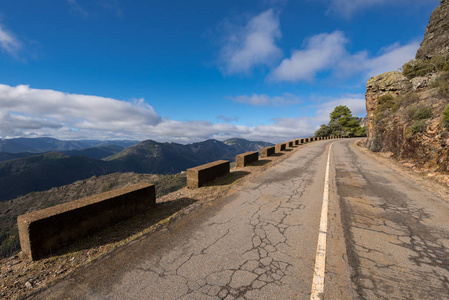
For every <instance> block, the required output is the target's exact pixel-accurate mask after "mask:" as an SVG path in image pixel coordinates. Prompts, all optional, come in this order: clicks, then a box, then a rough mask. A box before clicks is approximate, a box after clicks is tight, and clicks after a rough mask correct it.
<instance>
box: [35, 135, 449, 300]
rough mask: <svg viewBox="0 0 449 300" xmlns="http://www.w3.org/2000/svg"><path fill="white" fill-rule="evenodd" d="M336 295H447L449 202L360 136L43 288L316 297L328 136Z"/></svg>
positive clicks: (164, 295) (330, 264) (122, 294)
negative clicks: (365, 147) (362, 144)
mask: <svg viewBox="0 0 449 300" xmlns="http://www.w3.org/2000/svg"><path fill="white" fill-rule="evenodd" d="M331 143H334V146H333V150H332V155H331V168H330V196H329V213H328V216H329V228H328V237H327V248H328V251H327V261H326V278H325V292H324V298H325V299H445V298H446V299H447V298H448V295H449V282H448V278H449V264H448V262H447V259H448V258H449V224H448V216H449V204H448V203H447V202H445V201H443V200H442V199H439V198H438V197H436V196H434V195H433V194H431V193H429V192H427V191H425V190H423V189H421V188H420V187H419V186H417V185H416V184H415V183H414V182H411V181H408V180H407V179H405V178H402V177H400V176H398V174H397V173H395V172H394V171H393V170H391V169H390V168H388V167H386V166H383V165H380V164H379V163H378V162H377V161H375V160H373V158H371V157H369V156H367V155H366V154H364V153H362V152H361V151H360V150H358V149H356V147H355V146H354V145H353V143H354V140H338V141H335V140H329V141H321V142H315V143H311V144H307V145H301V146H299V147H298V148H296V149H295V150H294V153H293V154H292V156H291V157H289V158H287V159H286V160H284V161H283V162H281V163H279V164H278V165H275V166H272V167H270V168H268V169H267V170H266V171H265V172H263V173H261V174H260V175H259V176H257V177H255V178H253V179H251V180H246V181H243V183H242V184H237V185H235V186H234V187H233V189H232V190H231V191H230V192H229V193H228V194H227V195H226V196H225V197H223V198H222V199H218V200H216V201H214V202H209V203H207V204H204V205H202V206H200V207H199V208H197V209H195V210H192V211H190V212H189V213H188V214H186V215H184V216H183V217H182V218H180V219H178V220H176V221H175V222H173V223H171V224H168V225H167V226H166V227H165V228H164V229H162V230H159V231H157V232H155V233H152V234H150V235H148V236H145V237H143V238H141V239H138V240H136V241H134V242H132V243H131V244H130V245H128V246H126V247H122V248H119V249H117V250H116V251H114V252H112V253H111V254H110V255H108V256H106V257H104V258H102V259H99V260H98V261H95V262H93V263H92V264H91V265H89V266H87V267H86V268H84V269H82V270H79V271H76V272H75V273H74V274H72V275H70V276H69V277H68V278H66V279H64V280H62V281H59V282H58V283H56V284H55V285H54V286H52V287H50V288H48V289H46V290H44V291H41V292H40V293H38V294H34V295H32V296H31V298H33V299H308V298H310V291H311V286H312V277H313V272H314V264H315V254H316V246H317V239H318V229H319V222H320V211H321V205H322V198H323V195H322V194H323V185H324V174H325V166H326V159H327V151H328V148H329V145H330V144H331Z"/></svg>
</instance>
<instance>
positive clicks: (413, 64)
mask: <svg viewBox="0 0 449 300" xmlns="http://www.w3.org/2000/svg"><path fill="white" fill-rule="evenodd" d="M435 71H437V69H436V68H435V66H434V65H432V64H430V62H428V61H424V60H414V59H412V60H410V61H409V62H408V63H405V64H404V65H403V66H402V74H403V75H404V76H405V77H407V78H408V79H412V78H415V77H419V76H425V75H427V74H429V73H431V72H435Z"/></svg>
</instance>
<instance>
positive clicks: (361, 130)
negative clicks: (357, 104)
mask: <svg viewBox="0 0 449 300" xmlns="http://www.w3.org/2000/svg"><path fill="white" fill-rule="evenodd" d="M329 116H330V121H329V123H328V124H327V125H325V124H323V125H321V127H320V129H318V130H317V131H316V132H315V136H316V137H329V136H366V129H365V127H361V126H360V123H359V121H358V119H357V118H356V117H354V116H353V115H352V112H351V110H350V109H349V108H348V107H347V106H346V105H339V106H337V107H335V109H334V110H333V111H332V112H331V113H330V115H329Z"/></svg>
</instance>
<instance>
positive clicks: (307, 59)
mask: <svg viewBox="0 0 449 300" xmlns="http://www.w3.org/2000/svg"><path fill="white" fill-rule="evenodd" d="M346 43H347V40H346V38H345V36H344V34H343V32H341V31H334V32H333V33H330V34H328V33H322V34H318V35H315V36H313V37H312V38H310V40H309V41H308V43H307V47H306V49H304V50H296V51H294V52H293V53H292V56H291V58H286V59H284V60H283V61H282V62H281V64H280V65H279V67H277V68H276V69H275V70H274V71H273V72H272V73H271V75H270V79H273V80H275V81H300V80H306V81H310V80H312V79H313V78H314V77H315V75H316V73H317V72H319V71H322V70H326V69H328V68H331V67H332V65H333V64H335V62H336V61H337V60H338V58H340V57H342V56H344V55H345V52H346V50H345V44H346Z"/></svg>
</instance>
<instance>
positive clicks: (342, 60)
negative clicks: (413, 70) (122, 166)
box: [0, 0, 423, 143]
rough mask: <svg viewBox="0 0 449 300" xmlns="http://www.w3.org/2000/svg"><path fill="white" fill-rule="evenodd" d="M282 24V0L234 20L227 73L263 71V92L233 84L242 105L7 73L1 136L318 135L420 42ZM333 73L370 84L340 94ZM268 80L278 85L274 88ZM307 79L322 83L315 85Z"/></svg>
mask: <svg viewBox="0 0 449 300" xmlns="http://www.w3.org/2000/svg"><path fill="white" fill-rule="evenodd" d="M322 1H324V2H326V3H328V6H327V9H326V10H325V13H327V14H333V15H334V16H339V17H342V18H343V19H344V18H351V17H352V16H353V15H354V14H355V13H356V12H358V11H362V10H368V9H370V8H372V7H379V6H382V5H384V6H387V5H391V2H389V1H386V0H322ZM399 2H400V3H405V1H402V0H399ZM399 2H398V3H399ZM415 2H416V3H421V2H423V0H415ZM102 3H103V4H102V6H103V7H104V9H108V10H111V11H114V12H115V14H116V15H117V16H118V17H120V18H122V17H123V18H126V10H125V9H124V7H123V5H122V6H120V4H119V1H118V0H113V1H104V2H102ZM275 3H278V1H275ZM67 4H68V7H69V9H70V13H71V14H73V15H78V16H79V17H81V18H86V19H87V18H89V17H90V16H91V13H90V12H89V10H88V9H86V7H87V6H85V5H83V3H82V2H81V1H77V0H67ZM0 15H1V11H0ZM2 22H3V20H2V19H0V50H1V53H2V55H3V56H4V57H8V56H9V57H11V58H12V59H15V60H20V53H21V51H23V48H24V43H23V42H22V39H21V38H18V35H16V34H15V33H14V32H13V31H12V30H11V28H10V27H6V26H5V25H4V23H2ZM282 24H283V11H282V8H279V7H278V6H276V4H273V5H272V7H270V8H268V9H264V10H262V11H261V12H259V13H256V14H252V15H246V16H245V17H244V18H243V21H242V18H240V19H239V20H238V21H236V22H229V21H226V24H225V30H224V31H223V32H222V33H221V36H220V37H219V40H220V43H219V49H216V53H215V56H216V57H218V59H217V63H216V65H215V66H216V67H217V70H218V71H219V72H220V73H221V75H222V77H223V78H225V79H226V78H237V80H241V82H245V81H246V82H248V81H250V80H253V79H254V78H255V77H256V78H260V79H259V80H258V81H257V80H255V81H256V83H255V84H254V88H253V91H255V92H247V91H248V90H247V89H236V90H235V91H237V92H233V90H232V89H229V88H228V89H226V93H227V94H225V95H224V96H222V100H223V103H229V104H230V105H231V104H232V107H234V112H233V113H232V114H231V112H230V110H228V111H217V112H215V111H211V112H210V114H214V115H213V116H211V118H209V119H208V120H206V119H197V118H195V117H192V116H189V117H182V118H179V120H174V119H171V118H170V114H169V113H167V112H164V113H160V112H157V110H158V109H155V107H157V101H155V102H154V103H151V101H149V100H146V99H144V98H141V97H138V98H139V99H126V100H119V99H114V98H110V97H101V96H94V95H84V94H76V93H67V92H64V91H58V90H52V89H39V88H34V87H33V85H32V84H30V85H28V84H23V83H21V84H17V85H11V84H9V85H8V84H3V83H2V82H0V138H12V137H38V136H51V137H55V138H59V139H137V140H145V139H155V140H158V141H175V142H181V143H189V142H196V141H201V140H204V139H209V138H215V139H220V140H224V139H227V138H232V137H240V138H245V139H250V140H265V141H270V142H280V141H285V140H289V139H292V138H295V137H301V136H310V135H312V134H313V133H314V132H315V131H316V130H317V129H318V128H319V125H320V124H322V123H326V122H327V121H328V119H329V113H330V112H331V111H332V110H333V109H334V107H335V106H337V105H347V106H348V107H349V108H350V109H351V110H352V112H353V114H354V115H357V116H363V115H365V100H364V95H363V88H364V83H365V82H366V80H367V79H368V78H369V77H371V76H374V75H377V74H380V73H383V72H387V71H392V70H397V69H398V68H400V67H401V66H402V65H403V64H404V63H405V62H407V61H408V60H410V59H412V58H413V57H414V56H415V53H416V51H417V49H418V48H419V42H418V41H417V38H416V36H415V37H413V38H411V39H410V40H408V41H406V42H404V41H401V42H399V41H395V42H392V43H389V44H385V45H383V46H382V47H381V48H380V49H378V50H377V52H376V53H375V54H373V51H372V50H371V51H370V50H364V49H363V48H362V49H357V48H356V47H354V46H353V44H354V41H353V40H352V36H353V33H348V32H347V30H344V29H334V30H329V28H328V30H320V31H318V32H314V33H312V34H308V35H304V36H302V38H301V39H298V40H297V42H296V43H293V42H291V43H290V44H289V46H288V47H286V46H285V44H284V38H285V33H284V30H283V25H282ZM17 63H20V62H17ZM234 80H235V79H234ZM333 81H335V82H337V85H348V86H349V85H355V86H361V88H359V89H358V90H357V92H355V93H352V92H344V91H339V92H338V93H339V94H334V95H331V96H330V95H329V94H320V89H321V88H320V87H319V86H317V85H315V84H316V82H319V84H320V85H326V83H327V82H333ZM334 85H335V84H334ZM262 86H263V87H264V89H262V88H261V89H260V91H258V90H257V87H262ZM295 86H298V87H299V88H295ZM329 86H330V88H329V87H328V89H332V84H331V85H329ZM266 87H268V88H271V90H270V91H269V92H267V88H266ZM283 87H288V89H287V88H286V89H285V90H284V89H283ZM302 88H304V90H306V89H307V90H312V89H313V90H316V91H313V92H308V93H307V95H306V93H305V92H304V93H303V92H302ZM352 90H354V89H352ZM352 90H351V91H352ZM238 91H242V92H241V93H239V92H238ZM178 105H179V104H178ZM235 108H237V109H236V110H235ZM244 109H247V110H245V111H244ZM257 109H259V110H257ZM180 110H182V106H181V107H180ZM269 110H273V111H276V112H277V114H273V115H271V116H270V117H268V118H266V119H265V120H263V121H260V120H259V121H258V122H255V121H252V120H253V119H254V118H255V116H256V115H257V114H258V113H257V112H259V111H261V112H264V113H265V115H269V114H268V112H269ZM304 110H308V111H310V112H311V113H309V114H303V115H302V116H296V117H295V116H294V115H293V112H294V111H298V112H299V111H304ZM252 112H254V113H253V119H251V120H250V119H248V120H245V119H244V117H243V115H245V114H246V115H248V114H251V113H252ZM282 113H285V116H282ZM265 115H264V116H265ZM280 115H281V117H280ZM253 123H256V124H253Z"/></svg>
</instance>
